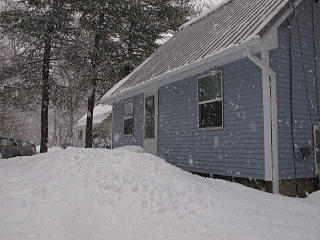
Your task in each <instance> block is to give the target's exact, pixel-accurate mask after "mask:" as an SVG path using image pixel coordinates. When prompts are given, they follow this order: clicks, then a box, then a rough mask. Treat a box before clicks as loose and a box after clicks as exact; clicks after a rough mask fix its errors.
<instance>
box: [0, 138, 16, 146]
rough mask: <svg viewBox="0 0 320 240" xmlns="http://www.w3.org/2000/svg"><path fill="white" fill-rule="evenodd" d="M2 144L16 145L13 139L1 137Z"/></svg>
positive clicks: (0, 143)
mask: <svg viewBox="0 0 320 240" xmlns="http://www.w3.org/2000/svg"><path fill="white" fill-rule="evenodd" d="M0 145H1V146H14V145H15V144H14V143H13V141H11V140H10V139H7V138H1V142H0Z"/></svg>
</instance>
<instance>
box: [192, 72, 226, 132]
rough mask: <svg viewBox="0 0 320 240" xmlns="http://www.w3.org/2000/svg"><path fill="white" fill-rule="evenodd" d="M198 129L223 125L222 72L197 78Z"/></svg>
mask: <svg viewBox="0 0 320 240" xmlns="http://www.w3.org/2000/svg"><path fill="white" fill-rule="evenodd" d="M198 108H199V111H198V112H199V129H214V128H222V127H223V96H222V72H221V71H218V72H214V73H211V74H210V75H207V76H204V77H201V78H199V79H198Z"/></svg>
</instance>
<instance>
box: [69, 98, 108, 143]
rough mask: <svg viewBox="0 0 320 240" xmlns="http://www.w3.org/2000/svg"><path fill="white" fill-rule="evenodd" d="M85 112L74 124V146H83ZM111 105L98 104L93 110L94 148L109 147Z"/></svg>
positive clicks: (85, 121)
mask: <svg viewBox="0 0 320 240" xmlns="http://www.w3.org/2000/svg"><path fill="white" fill-rule="evenodd" d="M86 123H87V114H86V115H84V116H83V117H82V118H81V119H80V120H79V121H78V122H77V124H76V125H75V126H74V134H73V136H74V141H73V142H74V146H75V147H84V146H85V139H86V136H85V135H86ZM111 125H112V107H111V106H110V105H107V104H106V105H102V104H99V105H97V106H96V107H95V108H94V111H93V140H94V142H93V146H94V147H96V148H109V147H111V127H112V126H111Z"/></svg>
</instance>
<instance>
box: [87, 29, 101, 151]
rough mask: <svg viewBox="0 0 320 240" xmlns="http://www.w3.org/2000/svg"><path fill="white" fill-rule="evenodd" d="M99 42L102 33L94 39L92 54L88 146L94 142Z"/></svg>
mask: <svg viewBox="0 0 320 240" xmlns="http://www.w3.org/2000/svg"><path fill="white" fill-rule="evenodd" d="M99 42H100V35H99V34H96V36H95V39H94V56H92V58H93V59H92V73H93V76H92V78H91V86H90V89H89V92H88V111H87V125H86V146H85V147H86V148H92V143H93V134H92V127H93V109H94V103H95V96H96V87H97V78H98V73H97V67H98V61H97V59H98V54H99Z"/></svg>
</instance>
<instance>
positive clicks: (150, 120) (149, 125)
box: [144, 95, 155, 138]
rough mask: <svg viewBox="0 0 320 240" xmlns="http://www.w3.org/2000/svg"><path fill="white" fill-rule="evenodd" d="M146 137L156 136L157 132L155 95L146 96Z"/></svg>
mask: <svg viewBox="0 0 320 240" xmlns="http://www.w3.org/2000/svg"><path fill="white" fill-rule="evenodd" d="M144 104H145V108H144V109H145V123H144V138H154V133H155V119H154V117H155V96H154V95H153V96H149V97H146V98H145V103H144Z"/></svg>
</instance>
